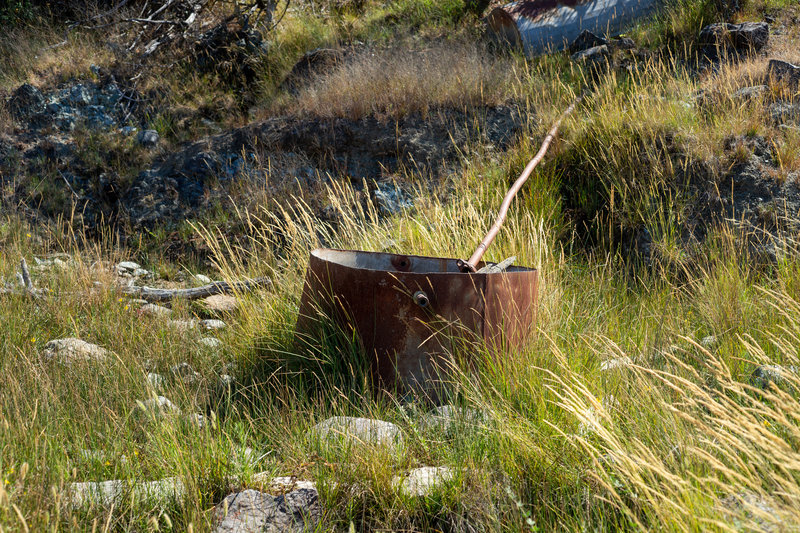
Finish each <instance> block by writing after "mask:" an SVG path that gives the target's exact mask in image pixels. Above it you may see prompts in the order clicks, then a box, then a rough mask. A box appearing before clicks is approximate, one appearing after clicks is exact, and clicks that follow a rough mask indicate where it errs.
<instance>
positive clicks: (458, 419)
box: [420, 405, 488, 432]
mask: <svg viewBox="0 0 800 533" xmlns="http://www.w3.org/2000/svg"><path fill="white" fill-rule="evenodd" d="M486 422H488V416H486V413H484V412H483V411H479V410H477V409H470V408H469V407H455V406H453V405H442V406H440V407H437V408H435V409H433V410H432V411H431V412H429V413H426V414H425V415H423V416H422V419H421V420H420V425H421V426H422V428H423V429H429V430H439V431H444V432H450V431H452V430H453V429H457V428H459V427H464V426H469V427H476V426H480V425H483V424H486Z"/></svg>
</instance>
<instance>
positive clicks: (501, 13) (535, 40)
mask: <svg viewBox="0 0 800 533" xmlns="http://www.w3.org/2000/svg"><path fill="white" fill-rule="evenodd" d="M663 3H664V2H663V0H561V1H558V0H521V1H518V2H512V3H510V4H506V5H504V6H502V7H497V8H495V9H493V10H492V11H491V12H490V13H489V15H488V16H487V18H486V23H487V25H488V26H489V29H490V30H491V32H492V33H493V34H494V35H495V36H496V37H497V38H498V39H499V40H501V41H504V42H507V43H510V44H511V45H512V46H514V47H521V48H522V49H523V50H524V51H525V54H526V55H529V56H532V55H537V54H542V53H545V52H548V51H555V50H562V49H564V48H566V47H568V46H569V45H570V43H572V42H573V41H574V40H575V39H576V38H577V37H578V35H580V34H581V32H582V31H584V30H589V31H591V32H592V33H596V34H598V35H601V34H605V35H615V34H618V33H620V32H622V31H624V30H625V29H627V28H630V27H631V26H632V25H633V23H635V22H636V21H637V20H639V19H642V18H644V17H647V16H649V15H652V14H653V13H655V12H656V10H657V9H658V8H659V7H660V6H661V5H663Z"/></svg>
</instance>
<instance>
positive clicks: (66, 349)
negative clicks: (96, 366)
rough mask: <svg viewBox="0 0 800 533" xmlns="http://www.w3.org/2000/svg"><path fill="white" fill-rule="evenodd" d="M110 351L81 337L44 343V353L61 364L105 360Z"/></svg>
mask: <svg viewBox="0 0 800 533" xmlns="http://www.w3.org/2000/svg"><path fill="white" fill-rule="evenodd" d="M109 354H110V352H109V351H108V350H106V349H105V348H102V347H100V346H98V345H96V344H91V343H88V342H86V341H84V340H81V339H76V338H74V337H68V338H65V339H55V340H52V341H50V342H48V343H47V344H45V345H44V351H43V352H42V355H43V356H44V358H45V359H46V360H48V361H56V362H59V363H61V364H65V365H70V364H73V363H89V362H96V363H100V362H104V361H105V360H106V359H107V358H108V356H109Z"/></svg>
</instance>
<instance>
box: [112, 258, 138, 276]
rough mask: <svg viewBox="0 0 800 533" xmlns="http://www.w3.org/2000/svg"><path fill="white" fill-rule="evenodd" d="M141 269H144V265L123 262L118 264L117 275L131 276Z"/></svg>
mask: <svg viewBox="0 0 800 533" xmlns="http://www.w3.org/2000/svg"><path fill="white" fill-rule="evenodd" d="M139 268H142V265H140V264H139V263H134V262H133V261H121V262H119V263H117V273H119V274H131V273H133V272H134V271H135V270H137V269H139Z"/></svg>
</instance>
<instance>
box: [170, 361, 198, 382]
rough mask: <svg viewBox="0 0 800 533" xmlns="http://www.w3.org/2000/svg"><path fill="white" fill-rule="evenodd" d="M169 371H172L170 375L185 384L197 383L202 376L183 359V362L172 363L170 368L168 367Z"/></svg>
mask: <svg viewBox="0 0 800 533" xmlns="http://www.w3.org/2000/svg"><path fill="white" fill-rule="evenodd" d="M169 371H170V372H171V373H172V376H173V377H174V378H175V379H177V380H180V381H182V382H183V383H185V384H187V385H191V384H193V383H197V382H198V381H200V379H201V378H202V376H201V375H200V374H199V373H198V372H196V371H195V370H194V368H192V366H191V365H190V364H189V363H187V362H185V361H184V362H183V363H178V364H177V365H173V366H172V368H170V369H169Z"/></svg>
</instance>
